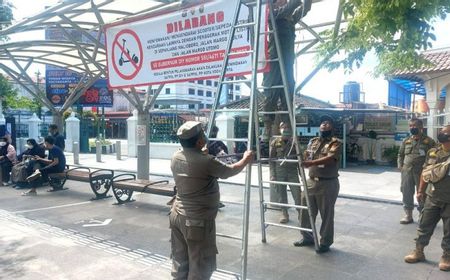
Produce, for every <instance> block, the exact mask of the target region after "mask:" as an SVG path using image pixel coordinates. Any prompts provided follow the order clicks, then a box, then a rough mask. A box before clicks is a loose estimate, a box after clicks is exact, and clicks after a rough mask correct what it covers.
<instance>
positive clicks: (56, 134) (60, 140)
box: [48, 124, 66, 151]
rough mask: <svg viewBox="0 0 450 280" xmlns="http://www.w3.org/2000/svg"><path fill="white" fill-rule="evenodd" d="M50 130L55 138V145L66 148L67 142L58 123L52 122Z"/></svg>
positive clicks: (62, 148)
mask: <svg viewBox="0 0 450 280" xmlns="http://www.w3.org/2000/svg"><path fill="white" fill-rule="evenodd" d="M48 132H50V135H51V136H53V138H55V145H56V146H58V147H59V148H60V149H61V150H62V151H64V149H65V148H66V142H65V140H64V136H62V135H61V134H59V131H58V126H57V125H56V124H51V125H49V126H48Z"/></svg>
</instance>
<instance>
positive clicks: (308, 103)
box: [222, 94, 335, 111]
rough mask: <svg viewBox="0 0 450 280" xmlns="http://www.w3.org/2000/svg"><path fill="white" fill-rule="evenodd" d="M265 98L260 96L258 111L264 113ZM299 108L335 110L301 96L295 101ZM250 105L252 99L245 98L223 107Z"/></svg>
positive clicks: (244, 107)
mask: <svg viewBox="0 0 450 280" xmlns="http://www.w3.org/2000/svg"><path fill="white" fill-rule="evenodd" d="M263 100H264V99H263V97H262V95H258V111H263ZM295 101H296V107H297V108H334V107H335V106H334V105H332V104H330V103H328V102H325V101H322V100H319V99H317V98H314V97H310V96H306V95H302V94H301V95H300V96H299V97H297V98H296V99H295ZM249 103H250V97H245V98H242V99H240V100H237V101H233V102H230V103H228V104H226V105H223V106H222V107H226V108H227V109H248V108H249V107H250V106H249Z"/></svg>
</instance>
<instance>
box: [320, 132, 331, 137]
mask: <svg viewBox="0 0 450 280" xmlns="http://www.w3.org/2000/svg"><path fill="white" fill-rule="evenodd" d="M331 134H332V132H331V130H326V131H321V132H320V137H321V138H328V137H331Z"/></svg>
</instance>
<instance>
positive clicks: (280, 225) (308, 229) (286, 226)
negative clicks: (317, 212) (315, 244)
mask: <svg viewBox="0 0 450 280" xmlns="http://www.w3.org/2000/svg"><path fill="white" fill-rule="evenodd" d="M264 225H267V226H276V227H284V228H290V229H297V230H301V231H307V232H312V229H310V228H302V227H296V226H289V225H285V224H277V223H271V222H265V223H264Z"/></svg>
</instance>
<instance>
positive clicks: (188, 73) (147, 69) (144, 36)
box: [106, 0, 268, 88]
mask: <svg viewBox="0 0 450 280" xmlns="http://www.w3.org/2000/svg"><path fill="white" fill-rule="evenodd" d="M237 1H238V0H226V1H224V0H217V1H212V2H208V3H204V4H203V5H199V6H193V7H188V8H185V9H182V10H178V11H172V12H170V13H167V14H162V15H158V16H154V17H151V18H145V19H139V20H137V21H133V22H126V23H119V24H111V25H108V26H106V50H107V65H108V80H109V83H110V87H111V88H124V87H130V86H138V85H151V84H161V83H174V82H181V81H190V80H198V79H214V78H218V77H219V75H220V72H221V70H222V65H223V62H224V53H225V49H226V47H227V40H228V37H229V32H231V26H232V24H233V17H234V12H235V8H236V2H237ZM263 11H266V10H265V9H263ZM261 16H262V20H261V23H262V24H261V29H260V30H261V32H263V31H264V30H267V28H268V26H267V11H266V12H262V15H261ZM245 22H248V8H247V7H245V6H242V8H241V13H240V16H239V23H245ZM249 30H250V28H239V29H237V30H236V32H235V36H234V37H235V39H234V41H233V46H232V52H234V51H246V50H250V40H251V39H250V33H249ZM266 37H267V36H261V37H260V38H261V41H260V42H261V43H260V52H259V60H260V61H261V60H263V59H265V57H267V52H268V50H267V40H266ZM251 67H252V65H251V54H250V53H249V54H241V55H236V56H230V60H229V63H228V69H227V76H236V75H242V74H248V73H250V72H251ZM258 69H259V71H264V70H266V69H265V64H264V63H261V64H260V65H259V67H258Z"/></svg>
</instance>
